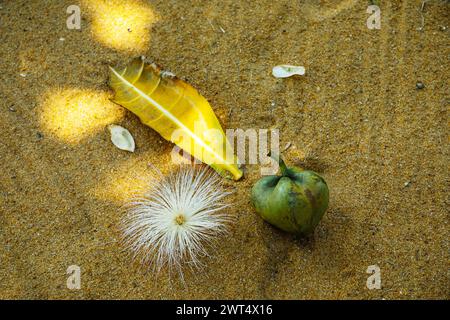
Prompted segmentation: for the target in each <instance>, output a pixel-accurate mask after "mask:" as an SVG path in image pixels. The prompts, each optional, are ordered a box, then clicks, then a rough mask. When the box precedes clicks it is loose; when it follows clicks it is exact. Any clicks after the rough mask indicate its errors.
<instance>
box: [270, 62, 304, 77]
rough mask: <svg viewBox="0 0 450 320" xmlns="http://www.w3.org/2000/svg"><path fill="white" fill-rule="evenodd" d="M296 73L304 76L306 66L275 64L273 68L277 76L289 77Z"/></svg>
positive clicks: (273, 73) (274, 74) (273, 72)
mask: <svg viewBox="0 0 450 320" xmlns="http://www.w3.org/2000/svg"><path fill="white" fill-rule="evenodd" d="M296 74H297V75H299V76H303V75H304V74H305V67H302V66H291V65H287V64H284V65H280V66H275V67H273V69H272V75H273V76H274V77H275V78H288V77H291V76H293V75H296Z"/></svg>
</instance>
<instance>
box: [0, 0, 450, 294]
mask: <svg viewBox="0 0 450 320" xmlns="http://www.w3.org/2000/svg"><path fill="white" fill-rule="evenodd" d="M377 2H378V3H379V6H380V8H381V29H379V30H377V29H374V30H371V29H369V28H368V27H367V24H366V21H367V19H368V18H369V16H370V14H369V13H367V11H366V10H367V7H368V5H369V1H356V0H338V1H331V0H330V1H325V0H299V1H291V0H277V1H274V0H258V1H244V0H242V1H241V0H210V1H200V0H192V1H184V0H171V1H167V0H157V1H135V0H129V1H118V0H117V1H104V0H67V1H65V0H61V1H56V0H55V1H50V0H48V1H47V0H32V1H30V0H6V1H0V40H1V41H0V70H1V73H0V98H1V99H0V129H1V133H2V139H1V142H0V298H2V299H5V298H10V299H11V298H12V299H16V298H22V299H118V298H125V299H133V298H137V299H174V298H175V299H188V298H194V299H217V298H222V299H224V298H227V299H228V298H237V299H344V298H346V299H382V298H383V299H410V298H420V299H425V298H432V299H437V298H440V299H448V298H449V293H450V292H449V288H450V286H449V285H450V283H449V273H448V270H449V267H450V264H449V261H450V260H449V242H448V239H449V226H448V221H449V212H448V204H449V198H448V190H449V175H448V169H449V161H448V159H449V147H448V146H449V137H448V132H449V130H448V124H449V123H448V121H449V117H448V110H449V109H448V106H449V95H448V94H449V91H448V88H449V70H450V68H449V60H448V56H449V50H448V44H449V29H448V28H449V21H450V20H449V16H450V7H449V4H448V2H445V1H428V2H427V3H426V5H425V6H424V7H423V8H421V4H422V1H417V0H414V1H406V0H402V1H400V0H395V1H384V0H381V1H377ZM71 5H77V6H79V8H80V10H81V25H80V27H81V29H80V30H77V29H68V27H67V23H66V22H67V21H66V20H67V19H68V18H69V17H70V16H71V14H72V13H71V12H72V11H69V13H67V8H68V7H69V6H71ZM138 55H145V56H146V57H148V58H150V59H153V60H154V61H156V62H157V63H158V64H160V65H162V66H164V67H165V68H166V69H168V70H171V71H172V72H174V73H175V74H177V75H178V76H179V77H181V78H183V79H185V80H187V81H188V82H189V83H191V84H192V85H193V86H194V87H195V88H197V89H198V90H199V92H200V93H201V94H202V95H204V96H205V97H206V98H207V99H208V101H209V102H210V103H211V105H212V107H213V109H214V111H215V112H216V114H217V116H218V118H219V120H220V121H221V123H222V125H223V126H224V127H225V128H242V129H249V128H256V129H260V128H262V129H264V128H267V129H271V128H277V129H279V130H280V145H281V147H282V148H283V147H284V146H286V145H288V144H290V148H288V150H286V151H285V152H284V153H283V155H284V158H285V160H286V162H288V163H290V164H291V165H299V166H303V167H305V168H308V169H311V170H315V171H317V172H319V173H320V174H322V175H323V177H324V178H325V179H326V181H327V182H328V185H329V188H330V193H331V198H330V205H329V209H328V211H327V213H326V214H325V216H324V218H323V220H322V221H321V223H320V224H319V226H318V227H317V229H316V231H315V233H314V235H313V236H311V237H310V238H307V239H296V238H295V237H293V236H290V235H287V234H285V233H283V232H281V231H279V230H276V229H275V228H273V227H272V226H270V225H268V224H267V223H265V222H264V221H263V220H262V219H261V218H260V217H259V216H258V215H257V214H256V213H255V211H254V209H253V208H252V205H251V203H250V190H251V187H252V185H253V184H254V183H255V182H256V181H257V180H258V179H259V177H260V167H259V166H258V165H247V166H245V176H244V178H243V179H242V180H241V181H239V182H236V183H235V182H232V181H228V182H227V184H228V185H229V186H230V187H231V188H234V189H235V191H236V192H235V193H234V194H233V195H232V196H230V198H229V201H230V202H231V203H233V205H232V206H231V207H230V208H229V209H228V210H227V213H229V214H230V215H231V216H233V217H234V218H235V223H234V224H233V225H232V226H231V227H230V229H229V231H230V234H229V235H228V236H226V237H223V238H221V239H220V241H219V242H218V243H217V245H216V246H215V248H214V249H213V250H211V251H210V253H211V256H212V257H211V258H210V259H205V260H203V262H204V265H205V266H204V268H203V269H202V270H200V271H196V272H189V271H187V270H186V273H185V283H182V282H181V281H179V280H178V278H177V277H174V276H172V277H170V276H169V274H168V273H167V272H162V273H160V274H159V275H155V274H154V273H153V272H152V269H148V268H145V267H142V266H141V265H140V264H139V263H138V262H136V261H133V260H132V259H131V257H130V253H129V252H127V250H125V249H124V247H123V246H122V245H121V244H120V241H119V240H120V237H121V233H120V229H119V224H120V221H121V219H122V217H123V212H122V211H121V210H120V208H121V207H122V206H123V205H124V203H126V201H127V200H128V199H129V198H130V197H131V195H132V194H133V191H134V190H136V189H138V188H140V187H142V186H144V185H145V179H149V178H150V172H149V169H148V165H149V164H151V165H153V166H155V167H157V168H158V169H159V170H161V171H162V172H164V173H168V172H170V171H171V170H174V168H175V165H174V164H172V162H171V161H170V159H171V157H170V152H171V150H172V147H173V145H172V144H171V143H169V142H167V141H165V140H164V139H163V138H161V137H160V136H159V135H158V134H157V133H156V132H155V131H153V130H152V129H150V128H148V127H146V126H144V125H142V124H141V123H140V121H139V119H138V118H137V117H136V116H134V115H133V114H131V113H130V112H127V111H126V110H124V109H123V108H122V107H120V106H118V105H116V104H114V103H112V102H111V101H110V100H109V99H110V98H111V97H112V92H111V91H110V89H109V88H108V85H107V79H108V65H111V66H115V65H120V64H121V65H123V64H125V63H127V62H128V61H129V60H130V59H131V58H133V57H135V56H138ZM279 64H292V65H303V66H305V68H306V75H305V76H303V77H295V78H288V79H276V78H274V77H273V76H272V75H271V69H272V67H273V66H275V65H279ZM417 82H421V83H422V84H423V85H424V88H423V89H417ZM112 123H115V124H119V125H121V126H124V127H126V128H127V129H128V130H129V131H130V132H131V133H132V135H133V136H134V138H135V141H136V151H135V152H134V153H128V152H125V151H121V150H119V149H117V148H115V147H114V146H113V144H112V143H111V142H110V135H109V132H108V130H107V125H109V124H112ZM71 265H77V266H79V267H80V269H81V289H80V290H69V289H68V288H67V286H66V281H67V277H68V275H67V274H66V270H67V268H68V267H69V266H71ZM373 265H376V266H378V267H379V268H380V272H381V289H379V290H376V289H375V290H369V289H368V288H367V286H366V281H367V278H368V277H369V276H370V274H368V273H367V272H366V271H367V269H368V267H369V266H373Z"/></svg>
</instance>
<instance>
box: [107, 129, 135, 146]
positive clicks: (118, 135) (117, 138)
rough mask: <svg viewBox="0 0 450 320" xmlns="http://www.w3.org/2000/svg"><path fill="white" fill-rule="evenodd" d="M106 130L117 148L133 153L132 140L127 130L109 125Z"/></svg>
mask: <svg viewBox="0 0 450 320" xmlns="http://www.w3.org/2000/svg"><path fill="white" fill-rule="evenodd" d="M108 129H109V131H110V132H111V141H112V143H113V144H114V145H115V146H116V147H117V148H119V149H121V150H126V151H130V152H134V147H135V145H134V139H133V136H132V135H131V133H130V132H129V131H128V130H127V129H125V128H123V127H121V126H118V125H115V124H111V125H109V126H108Z"/></svg>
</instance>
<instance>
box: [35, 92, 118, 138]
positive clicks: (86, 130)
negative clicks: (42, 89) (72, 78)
mask: <svg viewBox="0 0 450 320" xmlns="http://www.w3.org/2000/svg"><path fill="white" fill-rule="evenodd" d="M124 114H125V110H124V109H123V108H121V107H120V106H118V105H116V104H114V103H112V102H111V101H110V100H109V94H108V93H107V92H103V91H98V90H81V89H54V90H51V91H49V92H48V93H47V94H46V95H45V96H44V99H43V101H42V103H41V115H40V122H41V126H42V128H43V130H44V131H46V132H47V133H50V134H54V135H56V136H57V137H58V138H59V139H61V140H62V141H64V142H66V143H69V144H77V143H79V142H80V141H81V140H82V139H84V138H86V137H87V136H89V135H92V134H94V133H97V132H100V131H102V130H104V129H105V127H106V126H107V125H108V124H111V123H114V122H117V121H120V120H121V119H122V118H123V116H124Z"/></svg>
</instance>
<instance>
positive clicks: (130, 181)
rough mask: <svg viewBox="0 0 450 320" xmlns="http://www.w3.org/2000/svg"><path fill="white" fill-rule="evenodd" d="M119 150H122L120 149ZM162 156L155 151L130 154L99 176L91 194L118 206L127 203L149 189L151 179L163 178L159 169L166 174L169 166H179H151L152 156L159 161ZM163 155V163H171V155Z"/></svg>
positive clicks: (172, 167)
mask: <svg viewBox="0 0 450 320" xmlns="http://www.w3.org/2000/svg"><path fill="white" fill-rule="evenodd" d="M117 152H121V151H119V150H118V151H117ZM122 152H123V151H122ZM160 157H161V155H155V154H154V153H151V154H141V155H138V156H136V155H133V156H130V158H129V159H127V160H124V161H121V162H120V164H118V165H117V166H115V167H114V168H112V169H111V170H110V171H109V172H108V173H107V174H105V175H104V176H102V177H99V179H98V180H97V182H96V184H95V185H94V186H93V187H92V189H91V190H90V192H89V195H90V196H92V197H93V198H96V199H99V200H103V201H108V202H113V203H115V204H117V205H118V206H122V205H124V204H126V203H127V202H128V201H130V199H132V198H133V197H136V196H142V195H143V194H144V193H145V191H147V190H148V186H149V181H151V180H152V181H155V180H158V181H159V180H160V179H161V176H159V175H158V171H157V170H161V172H162V173H163V174H165V173H167V172H166V170H167V169H169V167H171V169H176V168H177V166H169V167H166V166H162V165H161V164H160V165H155V166H154V167H152V166H151V165H150V166H149V164H150V163H153V162H152V158H158V159H159V160H158V162H159V161H161V159H160ZM162 157H163V158H165V159H163V160H162V163H170V155H163V156H162ZM155 160H156V159H155ZM156 168H158V169H156ZM169 170H170V169H169Z"/></svg>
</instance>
